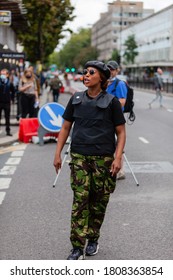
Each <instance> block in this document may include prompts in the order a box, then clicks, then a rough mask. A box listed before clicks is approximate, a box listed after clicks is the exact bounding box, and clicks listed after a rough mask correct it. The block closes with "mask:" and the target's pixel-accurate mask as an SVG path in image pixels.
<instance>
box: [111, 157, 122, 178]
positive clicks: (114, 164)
mask: <svg viewBox="0 0 173 280" xmlns="http://www.w3.org/2000/svg"><path fill="white" fill-rule="evenodd" d="M120 169H121V158H115V159H114V161H113V162H112V165H111V170H110V172H111V174H112V176H116V174H117V173H118V172H119V171H120Z"/></svg>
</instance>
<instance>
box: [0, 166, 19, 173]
mask: <svg viewBox="0 0 173 280" xmlns="http://www.w3.org/2000/svg"><path fill="white" fill-rule="evenodd" d="M15 171H16V166H8V165H6V166H4V167H3V168H2V169H0V175H13V174H14V172H15Z"/></svg>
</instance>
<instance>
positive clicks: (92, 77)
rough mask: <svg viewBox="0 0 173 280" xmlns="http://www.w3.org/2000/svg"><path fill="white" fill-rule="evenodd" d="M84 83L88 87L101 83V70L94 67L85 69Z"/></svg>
mask: <svg viewBox="0 0 173 280" xmlns="http://www.w3.org/2000/svg"><path fill="white" fill-rule="evenodd" d="M83 83H84V85H85V86H86V87H93V86H95V85H97V84H100V83H101V77H100V73H99V71H98V70H97V69H96V68H94V67H88V68H87V69H84V70H83Z"/></svg>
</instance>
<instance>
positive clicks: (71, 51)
mask: <svg viewBox="0 0 173 280" xmlns="http://www.w3.org/2000/svg"><path fill="white" fill-rule="evenodd" d="M97 57H98V51H97V49H96V48H95V47H92V46H91V29H89V28H87V29H84V28H81V29H80V30H79V31H78V33H73V34H72V35H71V38H70V40H69V41H68V42H67V43H66V44H65V45H64V47H63V49H62V50H60V52H58V54H57V53H56V52H54V53H53V54H51V55H50V58H49V64H51V63H56V64H57V65H58V67H59V68H64V69H65V68H66V67H69V68H72V67H75V68H76V69H78V68H79V67H81V66H83V65H84V63H85V62H86V61H87V60H93V59H97Z"/></svg>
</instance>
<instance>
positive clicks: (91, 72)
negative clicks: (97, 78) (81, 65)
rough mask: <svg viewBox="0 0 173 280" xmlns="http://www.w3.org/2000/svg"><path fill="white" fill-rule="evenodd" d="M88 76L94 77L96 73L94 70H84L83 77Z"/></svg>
mask: <svg viewBox="0 0 173 280" xmlns="http://www.w3.org/2000/svg"><path fill="white" fill-rule="evenodd" d="M88 73H89V74H90V75H94V74H95V73H96V71H95V70H93V69H91V70H88V69H84V70H83V75H86V74H88Z"/></svg>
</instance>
